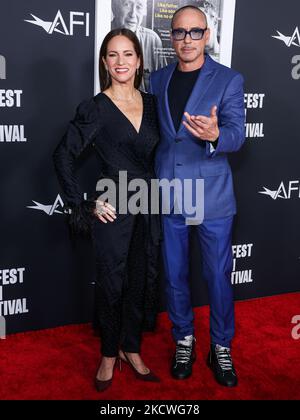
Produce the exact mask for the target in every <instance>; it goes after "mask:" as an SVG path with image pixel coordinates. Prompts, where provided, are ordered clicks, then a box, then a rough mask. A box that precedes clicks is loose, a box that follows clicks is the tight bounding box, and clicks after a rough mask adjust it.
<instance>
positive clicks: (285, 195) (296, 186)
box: [259, 181, 300, 200]
mask: <svg viewBox="0 0 300 420" xmlns="http://www.w3.org/2000/svg"><path fill="white" fill-rule="evenodd" d="M295 192H297V197H298V198H300V181H290V182H289V183H288V186H287V188H286V187H285V185H284V182H281V184H280V185H279V188H278V189H277V190H275V191H274V190H269V189H268V188H266V187H264V191H259V194H264V195H268V196H269V197H271V198H272V199H273V200H277V198H282V199H283V200H290V199H291V198H292V196H295V195H296V194H295Z"/></svg>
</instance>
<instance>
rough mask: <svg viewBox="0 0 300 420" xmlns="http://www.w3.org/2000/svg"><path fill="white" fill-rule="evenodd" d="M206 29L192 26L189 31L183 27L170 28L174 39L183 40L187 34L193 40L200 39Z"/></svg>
mask: <svg viewBox="0 0 300 420" xmlns="http://www.w3.org/2000/svg"><path fill="white" fill-rule="evenodd" d="M206 30H207V28H204V29H203V28H192V29H191V30H190V31H186V30H185V29H184V28H177V29H172V36H173V39H174V40H175V41H183V40H184V39H185V37H186V36H187V35H189V36H190V37H191V38H192V39H193V40H194V41H200V40H201V39H202V38H203V35H204V32H205V31H206Z"/></svg>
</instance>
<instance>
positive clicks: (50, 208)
mask: <svg viewBox="0 0 300 420" xmlns="http://www.w3.org/2000/svg"><path fill="white" fill-rule="evenodd" d="M32 201H33V202H34V203H35V206H26V207H27V208H28V209H34V210H41V211H43V212H45V213H46V214H48V216H52V215H53V213H59V214H63V211H60V210H58V208H59V207H60V208H61V210H62V208H63V207H64V202H63V201H62V199H61V196H60V195H59V194H58V196H57V197H56V199H55V201H54V203H53V204H49V205H47V204H41V203H38V202H37V201H34V200H32Z"/></svg>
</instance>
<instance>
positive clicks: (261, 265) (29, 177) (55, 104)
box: [0, 0, 300, 333]
mask: <svg viewBox="0 0 300 420" xmlns="http://www.w3.org/2000/svg"><path fill="white" fill-rule="evenodd" d="M139 1H142V3H146V6H147V7H145V10H144V11H143V13H144V14H145V16H144V17H143V18H142V19H141V26H142V25H144V26H145V27H147V28H148V30H149V31H152V32H156V35H157V37H156V38H155V39H156V41H155V42H156V48H157V54H158V56H159V54H160V56H159V58H157V57H156V58H155V59H154V58H153V60H152V61H151V60H150V59H149V63H150V64H151V63H154V64H153V65H154V66H160V65H162V64H163V63H165V62H169V61H170V60H171V59H172V51H171V49H170V46H169V44H168V24H167V23H168V21H169V20H170V16H171V14H172V13H171V12H173V11H174V10H176V8H177V7H178V5H182V4H186V3H188V2H185V1H183V0H180V1H175V2H164V1H160V2H157V1H154V0H151V1H150V0H148V1H147V0H139ZM104 2H105V1H104V0H103V4H104ZM114 2H115V3H116V0H114ZM100 3H101V0H100ZM121 3H123V2H121ZM127 3H130V2H127ZM135 3H136V2H135ZM191 3H193V4H199V7H203V9H205V11H206V12H207V13H208V14H209V19H210V22H211V25H214V32H215V33H214V39H213V42H212V43H211V44H210V45H209V49H210V51H209V52H210V53H211V54H212V55H213V56H214V57H215V59H217V60H219V61H221V62H224V60H222V57H225V59H227V60H228V57H231V52H232V67H233V68H235V69H236V70H238V71H240V72H241V73H243V75H244V77H245V104H246V110H247V124H246V134H247V141H246V144H245V146H244V148H243V149H242V150H241V151H240V152H239V153H237V154H235V155H233V156H231V163H232V167H233V170H234V179H235V188H236V194H237V200H238V210H239V213H238V216H237V217H236V223H235V229H234V246H233V253H234V258H235V259H234V271H233V273H232V283H233V287H234V291H235V296H236V299H248V298H253V297H259V296H269V295H273V294H279V293H286V292H291V291H299V284H300V283H299V280H300V224H299V220H298V219H299V204H300V177H299V176H300V173H299V172H300V171H299V155H300V145H299V132H300V122H299V116H298V111H297V109H298V96H299V91H300V17H299V16H300V4H299V1H298V0H287V2H286V3H285V7H284V13H283V8H282V2H279V0H274V1H272V5H270V4H269V3H270V2H262V1H260V0H251V1H250V0H238V1H237V2H236V6H235V20H234V32H233V34H234V36H233V43H232V42H231V44H230V45H229V44H228V43H227V44H226V43H224V42H222V36H223V37H226V36H227V34H226V31H230V22H229V24H228V19H227V18H228V16H226V10H227V9H226V8H230V9H231V11H230V14H231V18H232V19H233V17H234V15H232V5H233V3H235V2H233V1H232V0H230V1H229V0H211V1H193V2H191ZM112 6H113V7H114V6H116V4H114V5H112ZM0 8H1V13H0V149H1V152H0V174H1V178H0V179H1V185H0V188H1V189H0V193H1V206H0V229H1V253H0V316H2V317H4V318H5V321H6V325H7V333H12V332H17V331H26V330H32V329H39V328H47V327H52V326H57V325H65V324H69V323H77V322H86V321H89V320H90V319H91V318H92V313H93V291H94V286H93V283H94V276H95V271H94V266H93V262H94V260H93V250H92V247H91V244H90V242H89V241H88V240H80V241H77V242H75V243H73V242H71V241H70V239H69V236H68V229H67V226H66V223H65V218H64V216H63V214H62V213H61V209H62V205H63V195H62V192H61V190H60V188H59V185H58V182H57V179H56V177H55V173H54V168H53V163H52V153H53V150H54V148H55V146H56V144H57V143H58V141H59V140H60V138H61V136H62V134H63V132H64V130H65V128H66V124H67V122H68V121H69V120H70V119H71V118H72V117H73V115H74V112H75V108H76V106H77V104H78V103H79V102H80V101H81V100H83V99H85V98H88V97H90V96H92V95H93V93H94V87H93V86H94V85H93V80H94V44H95V42H94V40H95V2H94V1H93V0H84V1H83V0H53V1H51V2H46V1H40V0H28V1H26V2H23V1H20V0H9V1H8V0H7V1H6V0H4V1H2V2H1V6H0ZM141 10H142V9H141ZM96 12H97V19H98V20H99V19H101V10H99V8H98V10H97V11H96ZM115 13H116V12H115ZM105 16H106V15H105ZM117 18H118V16H112V22H111V27H113V25H114V23H113V22H114V21H113V19H115V20H116V19H117ZM229 20H230V19H229ZM225 21H226V22H225ZM232 23H233V20H232ZM100 24H101V23H99V21H97V25H100ZM222 24H223V28H222ZM107 26H108V25H105V27H107ZM109 26H110V25H109ZM227 28H228V29H227ZM140 31H141V29H140ZM152 35H153V34H152ZM152 39H154V37H153V36H152ZM224 39H225V38H224ZM96 41H97V42H99V39H96ZM222 45H223V51H222ZM224 45H225V46H224ZM224 48H225V49H226V51H225V53H224ZM228 48H230V54H228V52H229V51H228ZM231 48H232V51H231ZM151 52H153V51H152V50H151ZM145 54H147V51H145ZM150 64H149V68H150V67H151V66H150ZM146 76H147V75H146ZM77 169H78V177H79V180H80V183H81V185H82V189H83V191H85V192H86V193H87V194H88V193H89V192H90V191H92V190H93V189H94V187H95V183H96V181H97V159H96V157H95V156H94V155H93V153H92V151H91V150H87V151H86V152H85V154H84V156H82V158H81V159H80V161H79V162H78V165H77ZM191 241H192V250H193V252H192V255H191V283H192V288H193V299H194V304H195V305H202V304H205V303H207V294H206V288H205V284H204V282H203V281H202V278H201V270H200V268H201V256H200V252H199V250H198V247H197V243H196V239H195V237H194V236H193V235H192V237H191ZM161 281H162V284H163V271H162V273H161ZM161 308H162V309H164V297H163V286H162V293H161Z"/></svg>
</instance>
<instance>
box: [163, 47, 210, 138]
mask: <svg viewBox="0 0 300 420" xmlns="http://www.w3.org/2000/svg"><path fill="white" fill-rule="evenodd" d="M214 74H215V68H214V65H213V61H212V59H211V58H210V57H209V56H208V55H207V56H206V58H205V62H204V64H203V67H202V69H201V71H200V74H199V76H198V78H197V80H196V83H195V85H194V87H193V90H192V93H191V95H190V97H189V99H188V101H187V103H186V106H185V111H187V112H188V113H189V114H190V115H197V112H194V110H196V109H197V107H198V104H199V103H200V102H201V101H202V99H203V97H204V95H205V94H206V92H207V90H208V89H209V86H210V84H211V82H212V80H213V76H214ZM169 113H170V111H169ZM173 128H174V126H173ZM184 129H185V127H184V125H183V124H181V125H180V128H179V131H178V133H179V132H180V131H181V130H184Z"/></svg>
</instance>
